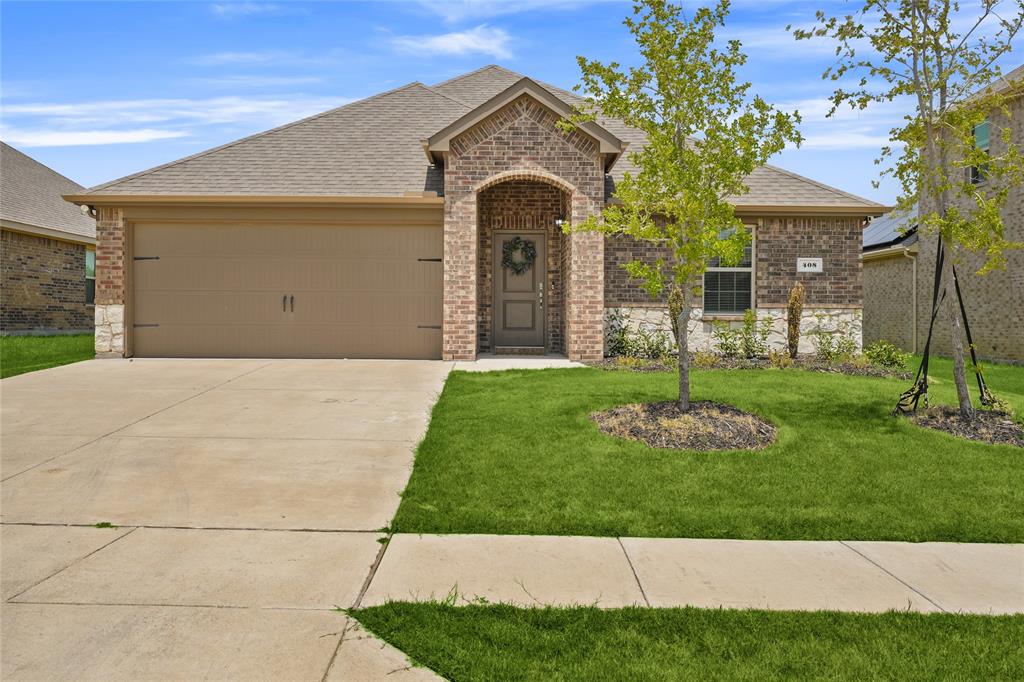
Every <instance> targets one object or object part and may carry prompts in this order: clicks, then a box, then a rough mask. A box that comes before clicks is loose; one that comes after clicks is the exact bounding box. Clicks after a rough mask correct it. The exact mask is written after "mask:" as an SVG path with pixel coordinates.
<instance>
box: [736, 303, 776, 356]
mask: <svg viewBox="0 0 1024 682" xmlns="http://www.w3.org/2000/svg"><path fill="white" fill-rule="evenodd" d="M771 333H772V319H771V318H770V317H766V318H764V319H763V320H761V322H760V323H758V321H757V313H755V312H754V311H753V310H750V309H749V308H748V309H747V310H746V311H745V312H744V313H743V327H742V329H740V346H741V348H742V350H743V357H745V358H760V357H763V356H764V355H766V354H767V353H768V337H769V336H770V335H771Z"/></svg>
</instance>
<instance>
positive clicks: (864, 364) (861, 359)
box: [844, 353, 871, 369]
mask: <svg viewBox="0 0 1024 682" xmlns="http://www.w3.org/2000/svg"><path fill="white" fill-rule="evenodd" d="M844 360H845V362H846V363H847V364H849V365H850V366H852V367H856V368H857V369H867V368H868V367H870V366H871V359H870V358H868V356H866V355H863V354H861V353H853V354H851V355H848V356H846V357H845V358H844Z"/></svg>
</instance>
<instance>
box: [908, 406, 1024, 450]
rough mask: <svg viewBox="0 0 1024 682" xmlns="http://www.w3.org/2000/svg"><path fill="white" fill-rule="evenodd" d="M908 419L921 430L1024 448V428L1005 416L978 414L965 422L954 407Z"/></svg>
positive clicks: (1005, 414)
mask: <svg viewBox="0 0 1024 682" xmlns="http://www.w3.org/2000/svg"><path fill="white" fill-rule="evenodd" d="M909 418H910V421H912V422H914V423H915V424H917V425H918V426H923V427H925V428H927V429H935V430H937V431H944V432H946V433H949V434H952V435H954V436H958V437H960V438H966V439H968V440H976V441H981V442H982V443H989V444H991V445H1015V446H1017V447H1018V448H1024V428H1021V426H1020V424H1018V423H1016V422H1014V421H1013V419H1012V418H1011V417H1010V415H1008V414H1007V413H1005V412H999V411H996V410H975V411H974V414H973V415H972V416H971V417H969V418H967V419H965V418H964V417H963V416H962V415H961V414H960V410H958V409H956V408H955V407H929V408H928V409H926V410H921V411H919V412H917V413H916V414H911V415H910V417H909Z"/></svg>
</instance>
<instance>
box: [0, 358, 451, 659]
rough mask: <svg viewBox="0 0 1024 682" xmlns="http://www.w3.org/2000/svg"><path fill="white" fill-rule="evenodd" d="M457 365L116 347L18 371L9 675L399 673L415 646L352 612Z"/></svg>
mask: <svg viewBox="0 0 1024 682" xmlns="http://www.w3.org/2000/svg"><path fill="white" fill-rule="evenodd" d="M450 368H451V364H450V363H441V362H426V361H369V360H368V361H360V360H323V361H321V360H134V361H128V360H123V361H122V360H102V361H90V362H83V363H79V364H75V365H68V366H65V367H59V368H55V369H51V370H45V371H41V372H35V373H31V374H26V375H22V376H18V377H13V378H11V379H5V380H4V381H3V382H2V384H0V406H2V461H0V477H2V479H3V482H2V484H0V487H2V520H3V527H2V537H0V541H2V553H3V554H2V577H3V581H2V591H3V632H2V637H3V654H4V655H3V663H2V677H3V678H4V679H18V678H20V679H42V678H57V677H67V678H76V679H93V678H95V679H101V678H102V679H120V678H163V679H167V678H177V679H184V678H218V679H220V678H233V677H244V678H250V679H252V678H260V679H267V678H279V679H376V678H378V677H383V676H384V675H388V679H394V678H395V677H396V674H389V673H392V671H394V670H396V669H398V670H401V669H402V668H404V667H405V666H406V663H405V660H404V658H403V657H402V656H401V655H400V654H398V652H396V651H394V650H393V649H390V648H389V647H384V646H382V645H381V643H380V642H379V641H377V640H373V639H372V638H369V637H366V636H365V635H362V634H359V633H358V632H357V628H356V627H355V626H354V625H353V624H351V623H349V621H348V620H347V619H346V618H345V617H344V616H343V615H341V614H339V613H336V612H335V611H334V610H333V609H334V607H336V606H341V607H348V606H352V605H353V604H354V603H355V602H356V601H357V599H358V598H359V597H360V595H361V593H362V591H363V590H364V587H365V584H366V582H367V578H368V576H369V575H370V570H371V567H372V566H373V564H374V563H375V561H376V560H377V558H378V556H379V554H380V549H381V545H380V543H378V541H377V540H378V538H379V537H381V536H380V534H379V533H378V532H376V531H377V530H379V529H380V528H381V527H383V526H385V525H387V524H388V522H389V521H390V519H391V518H392V516H393V515H394V512H395V510H396V508H397V506H398V502H399V497H398V494H399V492H400V491H401V490H402V488H403V487H404V486H405V483H406V481H407V479H408V477H409V473H410V469H411V464H412V448H413V447H414V445H415V443H416V442H417V441H418V440H419V438H420V437H421V436H422V434H423V432H424V431H425V429H426V425H427V419H428V415H429V410H430V407H431V406H432V404H433V402H434V400H435V399H436V397H437V395H438V394H439V393H440V390H441V387H442V385H443V383H444V379H445V377H446V376H447V373H448V371H449V369H450ZM97 524H98V525H100V526H107V525H112V526H114V527H113V528H109V527H96V526H97ZM343 639H344V641H343ZM419 675H420V671H415V670H407V671H403V672H399V673H397V677H399V678H401V677H406V676H419Z"/></svg>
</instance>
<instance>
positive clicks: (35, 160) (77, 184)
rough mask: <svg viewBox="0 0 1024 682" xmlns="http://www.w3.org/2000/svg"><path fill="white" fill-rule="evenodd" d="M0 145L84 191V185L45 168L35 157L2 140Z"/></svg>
mask: <svg viewBox="0 0 1024 682" xmlns="http://www.w3.org/2000/svg"><path fill="white" fill-rule="evenodd" d="M0 145H3V146H4V147H7V148H8V149H10V150H11V151H13V152H16V153H18V154H21V155H22V156H24V157H25V158H26V159H28V160H29V161H31V162H32V163H34V164H36V165H38V166H42V167H43V168H45V169H46V170H48V171H49V172H51V173H53V174H54V175H56V176H59V177H62V178H64V179H65V180H67V181H68V182H70V183H71V184H72V185H74V186H75V187H77V188H79V189H85V185H82V184H80V183H77V182H75V181H74V180H72V179H71V178H69V177H68V176H66V175H64V174H63V173H61V172H60V171H58V170H55V169H53V168H51V167H50V166H47V165H46V164H45V163H43V162H42V161H39V160H38V159H36V158H35V157H33V156H29V155H28V154H26V153H25V152H23V151H21V150H20V149H18V148H17V147H15V146H14V145H11V144H8V143H6V142H4V141H3V140H0Z"/></svg>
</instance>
